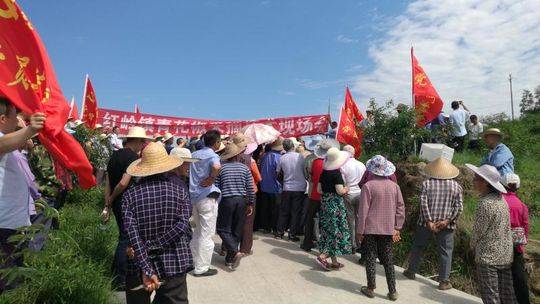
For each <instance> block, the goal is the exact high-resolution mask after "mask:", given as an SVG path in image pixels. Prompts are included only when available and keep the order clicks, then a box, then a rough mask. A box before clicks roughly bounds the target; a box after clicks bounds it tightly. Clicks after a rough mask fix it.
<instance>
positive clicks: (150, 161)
mask: <svg viewBox="0 0 540 304" xmlns="http://www.w3.org/2000/svg"><path fill="white" fill-rule="evenodd" d="M182 163H183V162H182V161H181V160H180V159H179V158H177V157H174V156H170V155H168V154H167V151H166V150H165V148H164V147H163V146H162V145H160V144H158V143H154V142H151V143H149V144H148V145H147V146H146V147H145V148H144V149H143V150H142V157H141V158H140V159H138V160H136V161H134V162H132V163H131V165H129V167H128V168H127V170H126V172H127V174H129V175H131V176H136V177H144V176H150V175H155V174H159V173H165V172H169V171H171V170H172V169H174V168H178V167H180V165H182Z"/></svg>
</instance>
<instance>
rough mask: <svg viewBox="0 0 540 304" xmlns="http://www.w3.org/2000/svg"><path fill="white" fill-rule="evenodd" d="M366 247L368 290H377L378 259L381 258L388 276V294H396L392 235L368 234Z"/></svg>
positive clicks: (365, 239)
mask: <svg viewBox="0 0 540 304" xmlns="http://www.w3.org/2000/svg"><path fill="white" fill-rule="evenodd" d="M364 241H365V246H366V276H367V281H368V288H370V289H375V287H376V285H375V277H376V275H377V271H376V259H377V257H378V258H379V261H381V264H382V265H383V267H384V272H385V274H386V283H387V284H388V292H389V293H395V292H396V273H395V270H394V254H393V252H392V236H391V235H373V234H368V235H366V236H365V237H364Z"/></svg>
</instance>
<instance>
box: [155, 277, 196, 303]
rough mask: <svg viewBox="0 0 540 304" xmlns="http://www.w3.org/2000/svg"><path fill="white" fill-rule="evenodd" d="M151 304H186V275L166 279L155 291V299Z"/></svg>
mask: <svg viewBox="0 0 540 304" xmlns="http://www.w3.org/2000/svg"><path fill="white" fill-rule="evenodd" d="M152 303H157V304H187V303H189V301H188V290H187V283H186V274H185V273H184V274H180V275H177V276H174V277H170V278H166V279H165V284H163V285H161V287H159V289H158V290H156V297H155V298H154V301H153V302H152Z"/></svg>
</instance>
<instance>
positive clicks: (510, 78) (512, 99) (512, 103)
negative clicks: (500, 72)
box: [508, 74, 514, 120]
mask: <svg viewBox="0 0 540 304" xmlns="http://www.w3.org/2000/svg"><path fill="white" fill-rule="evenodd" d="M508 81H510V104H511V105H512V120H514V93H512V74H510V76H509V77H508Z"/></svg>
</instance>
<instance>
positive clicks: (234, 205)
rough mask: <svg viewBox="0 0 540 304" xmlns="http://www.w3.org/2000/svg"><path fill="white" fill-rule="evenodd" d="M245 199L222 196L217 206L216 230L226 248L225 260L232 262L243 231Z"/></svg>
mask: <svg viewBox="0 0 540 304" xmlns="http://www.w3.org/2000/svg"><path fill="white" fill-rule="evenodd" d="M245 220H246V199H245V198H244V197H243V196H231V197H224V198H222V199H221V202H220V203H219V206H218V217H217V224H216V231H217V233H218V235H219V237H220V238H221V239H222V240H223V245H224V246H225V249H227V256H226V257H225V260H226V261H227V262H232V259H234V256H235V255H236V253H237V252H238V246H239V244H240V240H241V238H242V234H243V231H244V222H245Z"/></svg>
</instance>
